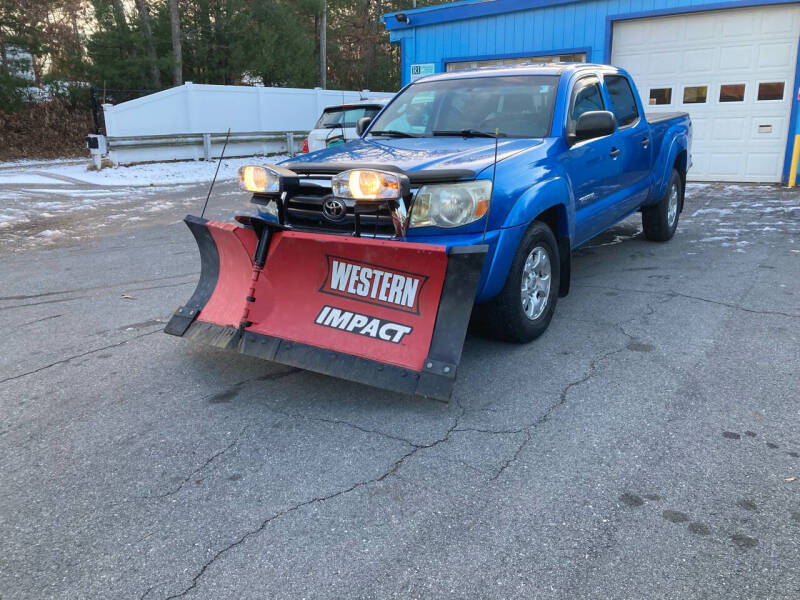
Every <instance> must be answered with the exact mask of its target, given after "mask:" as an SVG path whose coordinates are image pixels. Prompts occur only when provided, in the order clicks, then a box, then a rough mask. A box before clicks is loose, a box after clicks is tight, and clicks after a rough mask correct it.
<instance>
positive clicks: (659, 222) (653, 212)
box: [642, 169, 683, 242]
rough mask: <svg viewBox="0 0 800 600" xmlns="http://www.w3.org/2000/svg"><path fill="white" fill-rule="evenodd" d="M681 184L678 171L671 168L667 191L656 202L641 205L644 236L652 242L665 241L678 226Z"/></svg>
mask: <svg viewBox="0 0 800 600" xmlns="http://www.w3.org/2000/svg"><path fill="white" fill-rule="evenodd" d="M682 197H683V185H682V180H681V176H680V174H678V171H676V170H674V169H673V170H672V174H671V175H670V178H669V184H668V185H667V192H666V194H664V196H663V197H662V198H661V200H659V201H658V204H653V205H652V206H643V207H642V227H643V228H644V237H646V238H647V239H648V240H652V241H654V242H667V241H669V240H671V239H672V236H673V235H675V230H676V229H677V228H678V218H679V216H680V209H681V200H682Z"/></svg>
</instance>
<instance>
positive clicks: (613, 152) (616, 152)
mask: <svg viewBox="0 0 800 600" xmlns="http://www.w3.org/2000/svg"><path fill="white" fill-rule="evenodd" d="M621 152H622V150H620V149H619V148H612V149H611V152H609V153H608V155H609V156H610V157H611V158H617V157H618V156H619V155H620V153H621Z"/></svg>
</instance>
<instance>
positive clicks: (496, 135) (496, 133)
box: [481, 127, 500, 244]
mask: <svg viewBox="0 0 800 600" xmlns="http://www.w3.org/2000/svg"><path fill="white" fill-rule="evenodd" d="M499 139H500V128H499V127H498V128H496V129H495V130H494V163H493V164H492V187H491V190H490V191H489V208H487V209H486V222H485V223H484V224H483V237H482V238H481V244H483V242H484V240H486V229H487V228H488V227H489V215H490V214H491V212H492V196H493V195H494V175H495V173H497V143H498V141H499Z"/></svg>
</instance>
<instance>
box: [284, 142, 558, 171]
mask: <svg viewBox="0 0 800 600" xmlns="http://www.w3.org/2000/svg"><path fill="white" fill-rule="evenodd" d="M542 143H543V141H542V140H541V139H503V138H500V141H499V143H498V144H497V160H498V161H501V160H503V159H505V158H508V157H509V156H512V155H514V154H517V153H519V152H522V151H524V150H529V149H531V148H534V147H536V146H539V145H541V144H542ZM494 155H495V141H494V140H493V139H489V138H461V137H436V138H391V139H376V138H370V139H358V140H354V141H352V142H348V143H347V144H343V145H340V146H334V147H332V148H326V149H324V150H318V151H317V152H311V153H310V154H303V155H300V156H296V157H294V158H291V159H289V160H287V161H284V162H282V163H281V164H282V165H284V166H286V167H288V168H290V169H291V168H293V167H297V168H300V169H303V170H306V169H308V168H309V167H311V165H313V164H318V165H319V166H320V167H321V168H323V170H324V171H330V170H335V169H333V168H338V169H339V170H340V171H344V170H347V169H351V168H355V167H358V166H367V165H369V166H371V167H377V166H381V165H383V166H386V167H396V168H399V169H402V170H403V171H405V172H407V173H409V175H411V176H412V178H413V173H414V172H415V171H424V172H425V173H426V175H431V176H435V175H436V173H437V172H440V173H441V175H443V176H445V177H446V175H447V174H448V173H453V174H455V173H459V172H461V173H460V174H459V176H455V177H454V178H469V174H468V172H469V171H471V172H472V173H473V175H472V176H473V177H474V176H475V175H477V174H478V173H480V172H481V171H483V170H484V169H485V168H486V167H490V166H491V165H492V163H493V162H494ZM462 171H463V172H462Z"/></svg>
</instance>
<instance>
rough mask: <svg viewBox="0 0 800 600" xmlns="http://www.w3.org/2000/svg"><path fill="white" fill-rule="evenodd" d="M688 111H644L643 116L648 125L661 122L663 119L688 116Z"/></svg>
mask: <svg viewBox="0 0 800 600" xmlns="http://www.w3.org/2000/svg"><path fill="white" fill-rule="evenodd" d="M688 116H689V113H686V112H650V113H644V118H645V119H646V120H647V122H648V123H650V125H653V124H655V123H661V122H663V121H669V120H671V119H677V118H678V117H688Z"/></svg>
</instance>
